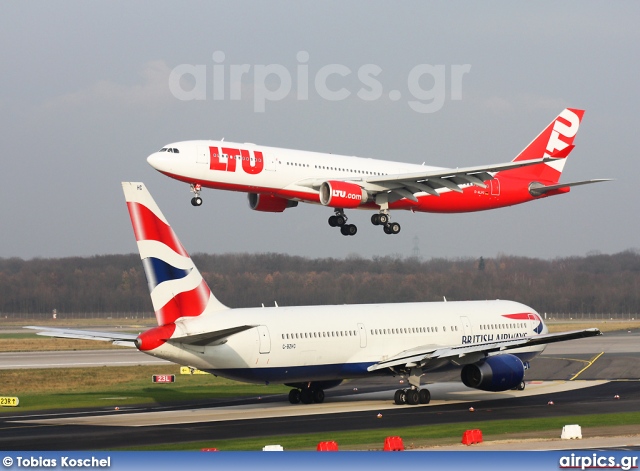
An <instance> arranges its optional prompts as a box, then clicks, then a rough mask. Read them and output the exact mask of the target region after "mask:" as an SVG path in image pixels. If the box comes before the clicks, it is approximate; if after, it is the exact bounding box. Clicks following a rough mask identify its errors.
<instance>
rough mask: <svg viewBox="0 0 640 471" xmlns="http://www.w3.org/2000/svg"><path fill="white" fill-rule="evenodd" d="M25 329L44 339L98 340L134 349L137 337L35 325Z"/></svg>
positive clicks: (134, 335) (125, 334)
mask: <svg viewBox="0 0 640 471" xmlns="http://www.w3.org/2000/svg"><path fill="white" fill-rule="evenodd" d="M25 329H33V330H39V331H40V332H38V333H37V334H38V335H43V336H45V337H59V338H66V339H82V340H100V341H103V342H111V343H113V344H114V345H122V346H124V347H135V346H136V344H135V341H136V338H137V337H138V336H137V335H136V334H128V333H124V332H119V333H114V332H96V331H90V330H79V329H78V330H76V329H60V328H57V327H38V326H35V325H29V326H25Z"/></svg>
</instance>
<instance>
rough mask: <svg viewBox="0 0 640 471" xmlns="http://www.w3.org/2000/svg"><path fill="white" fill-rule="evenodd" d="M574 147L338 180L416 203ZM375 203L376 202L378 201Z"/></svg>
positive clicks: (309, 183) (314, 183) (315, 182)
mask: <svg viewBox="0 0 640 471" xmlns="http://www.w3.org/2000/svg"><path fill="white" fill-rule="evenodd" d="M573 148H574V146H568V147H567V148H566V149H563V150H562V151H559V152H556V153H555V154H553V155H551V156H545V157H543V158H541V159H532V160H519V161H513V162H506V163H501V164H493V165H482V166H478V167H463V168H441V169H436V170H433V169H431V170H425V171H424V172H413V173H398V174H394V175H382V176H370V177H345V178H337V180H344V181H349V182H353V183H356V184H358V185H360V186H362V187H363V188H364V189H365V190H367V191H368V192H369V193H370V194H372V195H377V194H381V193H382V194H388V195H387V197H386V198H387V200H388V202H389V203H391V202H393V201H397V200H399V199H402V198H407V199H409V200H411V201H415V202H417V201H418V198H416V196H415V195H414V193H428V194H430V195H433V196H440V193H438V191H437V190H439V189H443V188H447V189H449V190H453V191H456V192H458V193H462V188H461V187H460V186H461V185H465V184H472V185H476V186H479V187H481V188H486V187H487V185H486V184H485V183H484V182H485V181H488V180H492V179H493V175H492V174H491V173H495V172H500V171H503V170H512V169H516V168H521V167H527V166H530V165H539V164H541V163H545V162H552V161H554V160H557V159H560V158H564V157H566V156H567V155H569V153H570V152H571V150H573ZM325 181H326V179H319V178H314V179H309V180H303V181H299V182H297V184H298V185H301V186H306V187H309V188H314V189H316V190H317V189H319V188H320V186H321V185H322V183H324V182H325ZM376 202H377V203H379V202H378V201H376Z"/></svg>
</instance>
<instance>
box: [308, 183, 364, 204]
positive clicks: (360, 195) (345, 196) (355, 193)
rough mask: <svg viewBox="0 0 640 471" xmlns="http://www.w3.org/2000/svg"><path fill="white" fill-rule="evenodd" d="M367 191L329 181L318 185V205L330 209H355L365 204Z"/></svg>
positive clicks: (348, 184)
mask: <svg viewBox="0 0 640 471" xmlns="http://www.w3.org/2000/svg"><path fill="white" fill-rule="evenodd" d="M368 199H369V195H368V193H367V191H366V190H365V189H364V188H362V187H360V186H359V185H356V184H355V183H349V182H342V181H337V180H329V181H326V182H324V183H322V185H320V203H322V204H323V205H325V206H331V207H332V208H357V207H358V206H361V205H363V204H365V203H366V202H367V200H368Z"/></svg>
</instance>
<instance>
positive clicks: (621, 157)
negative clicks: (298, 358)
mask: <svg viewBox="0 0 640 471" xmlns="http://www.w3.org/2000/svg"><path fill="white" fill-rule="evenodd" d="M639 21H640V4H639V3H638V2H632V1H621V2H595V1H579V2H578V1H568V2H546V1H542V2H535V3H523V2H507V1H504V2H444V1H443V2H424V1H418V2H375V1H361V2H358V1H354V2H342V1H336V2H298V1H291V2H283V1H280V2H278V1H269V2H244V1H229V2H222V1H217V2H209V1H202V2H197V1H185V2H163V1H153V2H151V1H149V2H142V1H141V2H129V1H122V2H112V1H109V2H107V1H95V2H85V1H57V2H45V1H40V2H2V3H1V4H0V23H1V25H2V27H1V28H0V63H1V64H2V74H0V83H1V85H2V86H1V87H0V122H1V125H0V129H1V130H2V131H1V136H2V160H1V161H2V169H1V170H0V178H1V180H0V201H1V203H0V221H1V227H2V232H1V238H0V240H1V243H0V257H21V258H27V259H29V258H33V257H66V256H90V255H94V254H112V253H129V252H134V251H135V250H136V248H135V243H134V239H133V233H132V230H131V227H130V222H129V218H128V214H127V211H126V207H125V203H124V198H123V195H122V191H121V187H120V182H121V181H143V182H145V183H146V184H147V186H148V187H149V189H150V191H151V193H152V195H153V196H154V197H155V199H156V201H157V202H158V204H159V206H160V208H161V209H162V210H163V212H164V214H165V216H166V217H167V218H168V219H169V221H170V222H171V224H172V226H173V227H174V230H175V231H176V232H177V234H178V236H179V237H180V238H181V240H182V242H183V244H184V245H185V246H186V248H187V250H188V251H190V252H191V253H196V252H207V253H227V252H280V253H288V254H293V255H306V256H310V257H328V256H332V257H344V256H351V255H355V254H358V255H360V256H363V257H371V256H375V255H381V256H384V255H401V256H410V255H411V254H412V252H413V249H414V246H415V245H416V244H417V246H418V248H419V251H420V254H421V256H422V257H425V258H431V257H479V256H485V257H491V256H495V255H497V254H508V255H522V256H530V257H543V258H554V257H562V256H572V255H585V254H587V253H589V252H591V251H599V252H602V253H616V252H619V251H622V250H626V249H630V248H637V247H639V246H640V242H639V241H638V228H639V223H638V216H639V214H640V203H639V201H640V198H638V192H637V188H638V182H637V175H638V174H640V158H639V156H638V136H637V135H636V132H638V125H639V119H638V116H639V114H638V113H639V112H638V110H639V109H640V103H639V102H640V100H639V98H640V92H639V91H638V82H639V79H640V73H639V71H640V70H639V69H640V60H639V59H640V57H639V55H640V28H638V22H639ZM216 52H218V55H217V56H216V57H217V59H218V62H217V63H216V62H214V53H216ZM220 52H222V53H223V54H224V59H223V60H222V61H221V60H220V57H222V56H221V55H220ZM183 64H190V65H198V66H201V67H204V72H205V75H204V77H205V79H206V89H205V92H206V96H205V99H202V100H182V99H179V98H178V97H176V94H175V93H172V91H171V89H170V86H169V83H170V81H169V77H170V73H171V71H172V70H175V69H176V68H177V67H180V66H181V65H183ZM214 64H217V65H218V66H219V67H221V68H222V69H223V70H224V71H225V74H226V81H225V86H224V88H222V93H223V96H222V97H218V99H214V94H213V90H214ZM242 64H248V66H249V69H248V70H249V71H248V73H247V74H245V75H243V77H242V80H241V83H240V84H238V83H234V84H231V81H232V80H231V79H230V78H229V72H230V70H231V68H232V67H233V66H236V67H238V66H240V65H242ZM368 64H373V65H375V66H377V67H379V69H380V74H379V75H378V76H377V80H378V82H379V83H380V85H381V88H382V89H381V93H380V95H381V96H380V98H379V99H376V100H364V99H361V98H360V97H359V96H358V92H359V91H360V90H361V89H364V91H367V90H368V88H367V87H366V86H365V84H364V83H363V82H362V81H361V80H359V77H358V70H359V69H360V68H362V67H363V66H367V65H368ZM421 64H429V65H433V66H442V67H444V73H445V80H444V82H439V83H438V84H436V80H434V79H430V77H428V76H423V77H422V78H421V79H420V80H421V81H420V83H419V87H420V89H422V90H429V89H431V88H434V89H435V87H436V86H437V87H438V89H437V90H439V91H440V92H441V93H439V96H440V97H444V101H443V102H442V105H441V106H440V108H439V109H438V110H435V111H433V110H432V111H433V112H430V113H419V112H416V111H414V110H413V109H412V108H411V107H410V106H409V103H410V102H411V101H413V100H415V99H416V96H414V95H413V94H412V93H413V92H414V91H415V89H410V87H409V85H408V83H409V80H408V77H409V75H410V72H411V70H412V69H414V68H415V67H417V66H420V65H421ZM270 65H278V66H280V67H281V68H280V69H279V70H283V69H282V68H284V70H286V71H287V72H288V73H289V75H290V76H291V77H292V84H291V91H290V93H288V94H286V96H284V97H283V98H282V99H280V100H274V101H269V102H266V103H265V110H264V112H256V111H255V108H256V105H255V95H254V93H255V92H256V91H257V88H256V87H257V85H256V82H258V77H257V74H256V71H257V70H258V69H260V67H261V66H270ZM328 65H338V66H340V67H341V70H343V71H345V70H347V71H348V72H349V73H348V74H347V75H346V76H344V77H342V76H340V75H333V76H332V77H330V79H329V80H327V86H328V87H329V89H332V90H339V89H344V90H346V91H348V92H349V96H348V97H347V98H345V99H341V100H333V101H332V100H327V99H325V98H323V96H322V94H321V93H319V92H318V91H317V90H316V87H315V81H314V80H315V77H316V76H317V74H318V72H319V71H321V69H322V68H323V67H325V66H328ZM465 65H469V66H470V69H469V71H468V73H466V74H464V76H463V77H462V82H461V86H460V87H459V89H456V87H455V84H452V83H451V78H452V76H453V71H454V70H455V69H456V67H460V66H465ZM304 66H306V68H307V70H308V73H307V76H308V78H306V79H305V74H304V73H303V74H301V75H299V74H298V72H301V71H302V72H304V70H305V67H304ZM345 68H346V69H345ZM200 70H203V69H200ZM194 85H195V83H193V80H191V82H190V81H189V76H185V77H183V81H182V82H181V83H180V87H181V89H182V90H189V87H190V86H194ZM266 85H267V87H268V89H269V90H271V91H273V90H277V89H278V87H279V86H280V83H279V81H277V80H275V76H271V77H270V80H268V81H267V82H266ZM232 86H233V87H234V90H236V92H238V91H239V92H240V99H239V100H238V99H232V98H234V97H233V96H232V91H231V88H232ZM305 88H306V90H307V98H306V99H301V98H299V96H300V94H301V96H303V97H304V90H305ZM219 91H220V90H219ZM392 92H393V93H392ZM390 93H391V96H390ZM455 98H461V99H455ZM424 101H425V102H428V100H427V99H425V100H424ZM565 107H573V108H582V109H586V113H585V116H584V119H583V121H582V125H581V127H580V132H579V134H578V136H577V138H576V142H575V143H576V149H575V150H574V151H573V153H572V155H571V157H570V158H569V161H568V162H567V165H566V167H565V171H564V174H563V176H562V181H575V180H583V179H590V178H615V182H608V183H600V184H597V185H590V186H584V187H577V188H574V189H573V190H572V191H571V192H570V193H569V194H567V195H562V196H557V197H553V198H548V199H546V200H542V201H536V202H532V203H528V204H524V205H520V206H514V207H511V208H504V209H498V210H493V211H485V212H480V213H469V214H457V215H441V214H428V213H416V214H413V213H410V212H400V211H397V212H395V213H393V218H394V220H396V221H398V222H400V223H401V224H402V232H401V233H400V234H398V235H397V236H387V235H385V234H384V233H383V232H382V230H380V229H379V228H375V227H373V226H371V224H370V222H369V217H370V215H371V213H370V212H365V211H351V212H350V213H349V215H350V221H351V222H355V223H356V224H357V225H358V227H359V232H358V234H357V235H356V236H355V237H343V236H341V235H340V234H339V232H338V231H337V230H335V229H332V228H330V227H329V226H328V224H327V218H328V216H330V214H331V210H330V209H329V208H325V207H320V206H314V205H299V206H298V207H297V208H293V209H289V210H287V211H285V212H284V213H282V214H270V213H260V212H255V211H251V210H250V209H249V207H248V204H247V197H246V195H245V194H243V193H231V192H222V191H214V190H204V191H203V197H204V205H203V206H202V207H200V208H193V207H192V206H191V205H190V203H189V200H190V198H191V194H190V192H189V189H188V186H187V185H186V184H183V183H179V182H176V181H174V180H170V179H168V178H166V177H164V176H162V175H160V174H159V173H157V172H156V171H155V170H153V169H152V168H151V167H150V166H149V165H148V164H147V162H146V157H147V156H148V155H149V154H150V153H152V152H154V151H156V150H158V149H159V148H160V147H162V146H163V145H164V144H166V143H169V142H174V141H178V140H187V139H219V138H222V137H224V138H225V139H226V140H228V141H238V142H255V143H258V144H264V145H271V146H277V147H288V148H294V149H305V150H313V151H321V152H334V153H340V154H347V155H359V156H364V157H372V158H380V159H389V160H398V161H407V162H415V163H422V162H426V163H427V164H431V165H436V166H442V167H457V166H471V165H482V164H490V163H498V162H506V161H509V160H511V159H512V158H513V157H514V156H515V155H516V154H517V153H518V152H519V151H520V150H521V149H522V148H523V147H525V146H526V145H527V144H528V143H529V142H530V141H531V139H533V138H534V137H535V136H536V135H537V134H538V133H539V132H540V131H541V130H542V129H543V128H544V127H545V126H546V125H547V124H548V123H549V122H550V121H551V120H552V119H553V118H554V117H555V116H556V115H557V114H558V113H559V112H560V111H561V110H562V109H563V108H565Z"/></svg>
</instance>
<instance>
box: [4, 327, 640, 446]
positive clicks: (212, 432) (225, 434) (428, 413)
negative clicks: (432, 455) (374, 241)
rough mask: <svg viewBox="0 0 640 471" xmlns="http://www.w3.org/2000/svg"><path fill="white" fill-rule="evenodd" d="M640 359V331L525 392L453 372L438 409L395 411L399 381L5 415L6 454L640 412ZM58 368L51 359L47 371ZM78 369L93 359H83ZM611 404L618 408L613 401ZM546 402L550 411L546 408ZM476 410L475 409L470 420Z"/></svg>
mask: <svg viewBox="0 0 640 471" xmlns="http://www.w3.org/2000/svg"><path fill="white" fill-rule="evenodd" d="M105 352H108V354H107V353H105ZM105 352H102V353H98V354H97V355H98V356H101V357H102V358H103V359H104V358H106V357H109V358H108V360H107V361H109V362H110V361H131V360H130V359H127V360H123V359H124V356H122V357H121V356H120V355H123V354H122V353H120V352H124V353H127V354H138V353H137V352H134V351H128V350H108V351H105ZM60 353H67V358H75V359H76V360H75V361H77V362H80V360H81V359H82V355H80V356H76V353H77V352H60ZM82 353H83V354H84V355H86V354H87V352H82ZM639 354H640V332H638V331H634V332H631V333H628V332H620V333H615V334H608V335H606V336H603V337H599V338H595V339H583V340H579V341H573V342H566V343H564V344H554V345H550V346H549V347H548V348H547V350H546V351H545V353H544V355H541V356H540V357H538V358H537V359H535V360H534V361H532V362H531V369H530V370H529V371H528V372H527V377H526V379H527V381H528V384H527V388H526V389H525V391H521V392H520V391H506V392H502V393H486V392H482V391H477V390H471V389H467V388H465V387H464V386H462V385H461V384H460V382H459V377H458V374H459V373H457V372H445V373H434V374H429V375H428V378H427V379H428V381H429V382H431V381H434V382H436V384H431V385H429V389H430V390H431V392H432V398H433V400H432V403H431V404H429V405H427V406H396V405H394V404H393V402H392V394H393V390H394V389H396V388H398V387H399V378H373V379H367V380H358V381H351V382H348V383H346V384H343V385H341V386H340V387H338V388H335V389H332V390H328V391H327V398H326V400H325V403H323V404H312V405H295V406H293V405H291V404H289V403H288V402H287V399H286V397H285V396H284V395H277V396H270V397H263V398H260V399H258V398H244V399H239V400H236V401H228V400H225V401H210V402H207V403H204V404H201V405H199V406H198V407H194V406H193V405H192V404H191V405H182V406H180V405H178V406H171V407H149V408H138V409H135V408H132V409H122V410H119V411H115V410H114V409H113V408H104V409H101V410H93V411H61V412H45V413H24V414H20V413H16V412H11V413H6V412H5V413H3V415H2V416H0V447H1V448H2V449H5V450H69V449H72V450H86V449H105V448H115V447H122V446H141V445H148V444H160V443H177V442H190V441H196V440H198V441H200V440H207V441H210V442H211V446H215V440H220V439H226V438H246V437H264V438H265V440H268V438H269V437H273V436H276V435H293V434H303V433H310V432H320V433H326V434H327V437H328V439H330V434H331V432H332V431H337V430H358V429H380V428H392V427H405V426H412V425H415V426H419V425H425V424H443V423H462V422H468V421H470V420H472V421H479V420H496V419H517V418H527V417H557V416H566V415H582V414H593V413H613V412H631V411H640V381H638V379H640V366H638V365H640V362H638V360H639V357H640V355H639ZM62 356H64V355H62ZM143 357H144V358H149V359H152V360H153V358H152V357H147V356H146V355H143ZM7 358H8V357H4V356H1V359H0V363H2V364H3V365H5V364H8V362H5V359H7ZM135 358H137V357H135V356H134V360H133V361H136V360H135ZM9 360H10V361H15V359H9ZM60 361H61V360H60V359H59V358H52V359H50V364H51V365H54V364H56V363H60ZM82 362H83V363H93V362H94V360H91V361H87V359H86V358H85V359H84V360H82ZM96 362H97V361H96ZM71 363H73V361H71ZM136 364H141V363H136ZM79 366H80V365H79ZM83 366H86V365H83ZM40 367H42V366H40ZM572 378H573V379H572ZM619 379H622V380H624V381H617V380H619ZM543 380H544V381H543ZM610 380H616V381H610ZM451 381H455V382H451ZM615 395H618V396H619V397H620V399H614V396H615ZM549 401H553V402H554V405H553V406H550V405H548V402H549ZM470 406H473V407H474V409H475V412H474V413H473V415H471V414H470V412H469V407H470ZM378 414H382V418H378ZM265 443H266V442H265ZM314 445H315V444H310V447H312V446H314Z"/></svg>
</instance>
